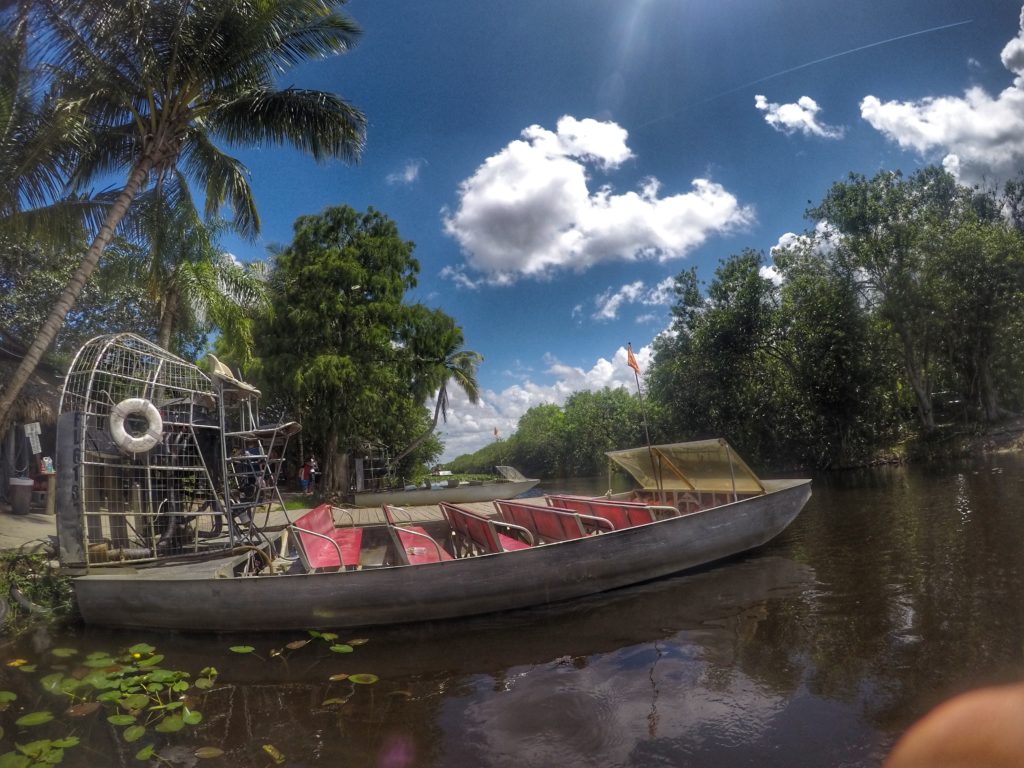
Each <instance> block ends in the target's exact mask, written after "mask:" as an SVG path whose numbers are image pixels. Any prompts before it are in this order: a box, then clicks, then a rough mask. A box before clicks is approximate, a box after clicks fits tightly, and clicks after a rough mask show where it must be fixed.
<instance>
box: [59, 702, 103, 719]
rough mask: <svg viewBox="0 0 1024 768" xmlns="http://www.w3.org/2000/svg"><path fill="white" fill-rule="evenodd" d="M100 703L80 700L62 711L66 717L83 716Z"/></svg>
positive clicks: (91, 711) (90, 712)
mask: <svg viewBox="0 0 1024 768" xmlns="http://www.w3.org/2000/svg"><path fill="white" fill-rule="evenodd" d="M101 706H102V705H101V704H100V703H99V702H98V701H82V702H79V703H78V704H74V705H72V706H70V707H68V708H67V711H66V712H65V713H64V714H66V715H67V716H68V717H85V716H86V715H91V714H92V713H93V712H95V711H96V710H97V709H99V708H100V707H101Z"/></svg>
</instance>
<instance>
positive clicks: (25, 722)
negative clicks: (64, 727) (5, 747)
mask: <svg viewBox="0 0 1024 768" xmlns="http://www.w3.org/2000/svg"><path fill="white" fill-rule="evenodd" d="M51 720H53V714H52V713H50V712H48V711H46V710H43V711H41V712H29V713H28V714H27V715H22V716H21V717H19V718H18V719H17V720H15V721H14V723H15V725H20V726H23V727H29V726H33V725H43V723H48V722H50V721H51Z"/></svg>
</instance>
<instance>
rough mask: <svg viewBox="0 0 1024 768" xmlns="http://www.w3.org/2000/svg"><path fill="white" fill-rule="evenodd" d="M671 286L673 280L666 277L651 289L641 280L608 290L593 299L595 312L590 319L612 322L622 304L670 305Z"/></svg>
mask: <svg viewBox="0 0 1024 768" xmlns="http://www.w3.org/2000/svg"><path fill="white" fill-rule="evenodd" d="M672 284H673V278H671V277H667V278H665V279H664V280H662V281H661V282H660V283H658V284H657V285H655V286H653V287H652V288H648V287H647V286H646V285H645V284H644V282H643V280H637V281H636V282H633V283H628V284H626V285H623V286H621V287H620V288H619V289H618V290H612V289H611V288H609V289H608V290H607V291H605V292H604V293H602V294H601V295H600V296H598V297H597V298H596V299H594V303H595V304H596V305H597V310H596V311H595V312H594V314H593V315H592V317H593V318H594V319H595V320H614V319H615V318H617V317H618V316H619V309H620V308H621V307H622V306H623V305H624V304H642V305H644V306H647V307H654V306H663V305H667V304H671V303H672Z"/></svg>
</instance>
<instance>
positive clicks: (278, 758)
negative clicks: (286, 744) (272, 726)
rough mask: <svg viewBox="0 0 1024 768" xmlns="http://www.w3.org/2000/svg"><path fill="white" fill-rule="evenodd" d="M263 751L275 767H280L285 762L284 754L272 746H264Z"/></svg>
mask: <svg viewBox="0 0 1024 768" xmlns="http://www.w3.org/2000/svg"><path fill="white" fill-rule="evenodd" d="M263 751H264V752H266V753H267V754H268V755H270V759H271V760H273V761H274V763H275V764H277V765H280V764H281V763H283V762H284V760H285V757H284V753H283V752H282V751H281V750H279V749H278V748H277V747H275V746H274V745H273V744H264V745H263Z"/></svg>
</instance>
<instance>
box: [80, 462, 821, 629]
mask: <svg viewBox="0 0 1024 768" xmlns="http://www.w3.org/2000/svg"><path fill="white" fill-rule="evenodd" d="M767 482H769V483H771V486H770V487H769V493H766V494H765V495H763V496H757V497H753V498H748V499H743V500H740V501H738V502H734V503H732V504H726V505H723V506H719V507H714V508H712V509H706V510H702V511H700V512H696V513H693V514H690V515H685V516H682V517H675V518H669V519H666V520H661V521H658V522H655V523H651V524H649V525H643V526H637V527H635V528H626V529H623V530H619V531H614V532H612V533H606V534H602V535H599V536H589V537H587V538H583V539H575V540H572V541H563V542H558V543H554V544H547V545H544V546H539V547H532V548H529V549H523V550H517V551H514V552H504V553H500V554H492V555H483V556H481V557H472V558H463V559H457V560H450V561H444V562H439V563H430V564H426V565H417V566H404V567H389V568H375V569H364V570H360V571H347V572H341V573H315V574H299V575H282V576H266V577H249V578H213V577H210V576H204V577H195V576H191V575H189V571H188V570H187V568H188V566H178V568H180V569H181V570H180V572H176V573H175V575H174V576H173V577H171V576H170V575H168V574H165V575H163V576H161V575H159V574H156V573H154V574H144V572H143V571H142V570H138V571H135V572H133V573H119V572H111V573H94V574H90V575H88V576H82V577H79V578H77V579H75V581H74V588H75V594H76V599H77V603H78V607H79V611H80V612H81V615H82V617H83V619H84V620H85V621H86V622H87V623H90V624H97V625H106V626H113V627H125V628H157V629H172V630H184V631H221V632H235V631H245V632H252V631H277V630H284V629H328V628H342V627H357V626H372V625H381V624H395V623H404V622H413V621H427V620H437V619H448V618H454V617H460V616H470V615H475V614H482V613H491V612H495V611H504V610H510V609H514V608H525V607H530V606H537V605H543V604H546V603H553V602H557V601H561V600H568V599H571V598H575V597H581V596H584V595H588V594H593V593H597V592H603V591H607V590H610V589H616V588H618V587H623V586H627V585H630V584H637V583H640V582H644V581H649V580H651V579H656V578H660V577H662V576H666V575H669V574H673V573H678V572H681V571H685V570H688V569H691V568H695V567H698V566H701V565H705V564H707V563H711V562H714V561H716V560H720V559H722V558H725V557H729V556H731V555H735V554H738V553H740V552H745V551H747V550H750V549H754V548H756V547H759V546H761V545H762V544H765V543H766V542H768V541H770V540H771V539H772V538H774V537H775V536H777V535H778V534H779V533H781V532H782V531H783V530H784V529H785V528H786V526H788V525H789V523H790V522H791V521H792V520H793V519H794V518H795V517H796V516H797V514H799V512H800V510H801V509H802V508H803V506H804V504H805V503H806V502H807V499H808V498H810V495H811V485H810V481H809V480H788V481H767ZM159 570H164V571H167V570H169V569H166V568H164V569H154V571H159Z"/></svg>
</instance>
